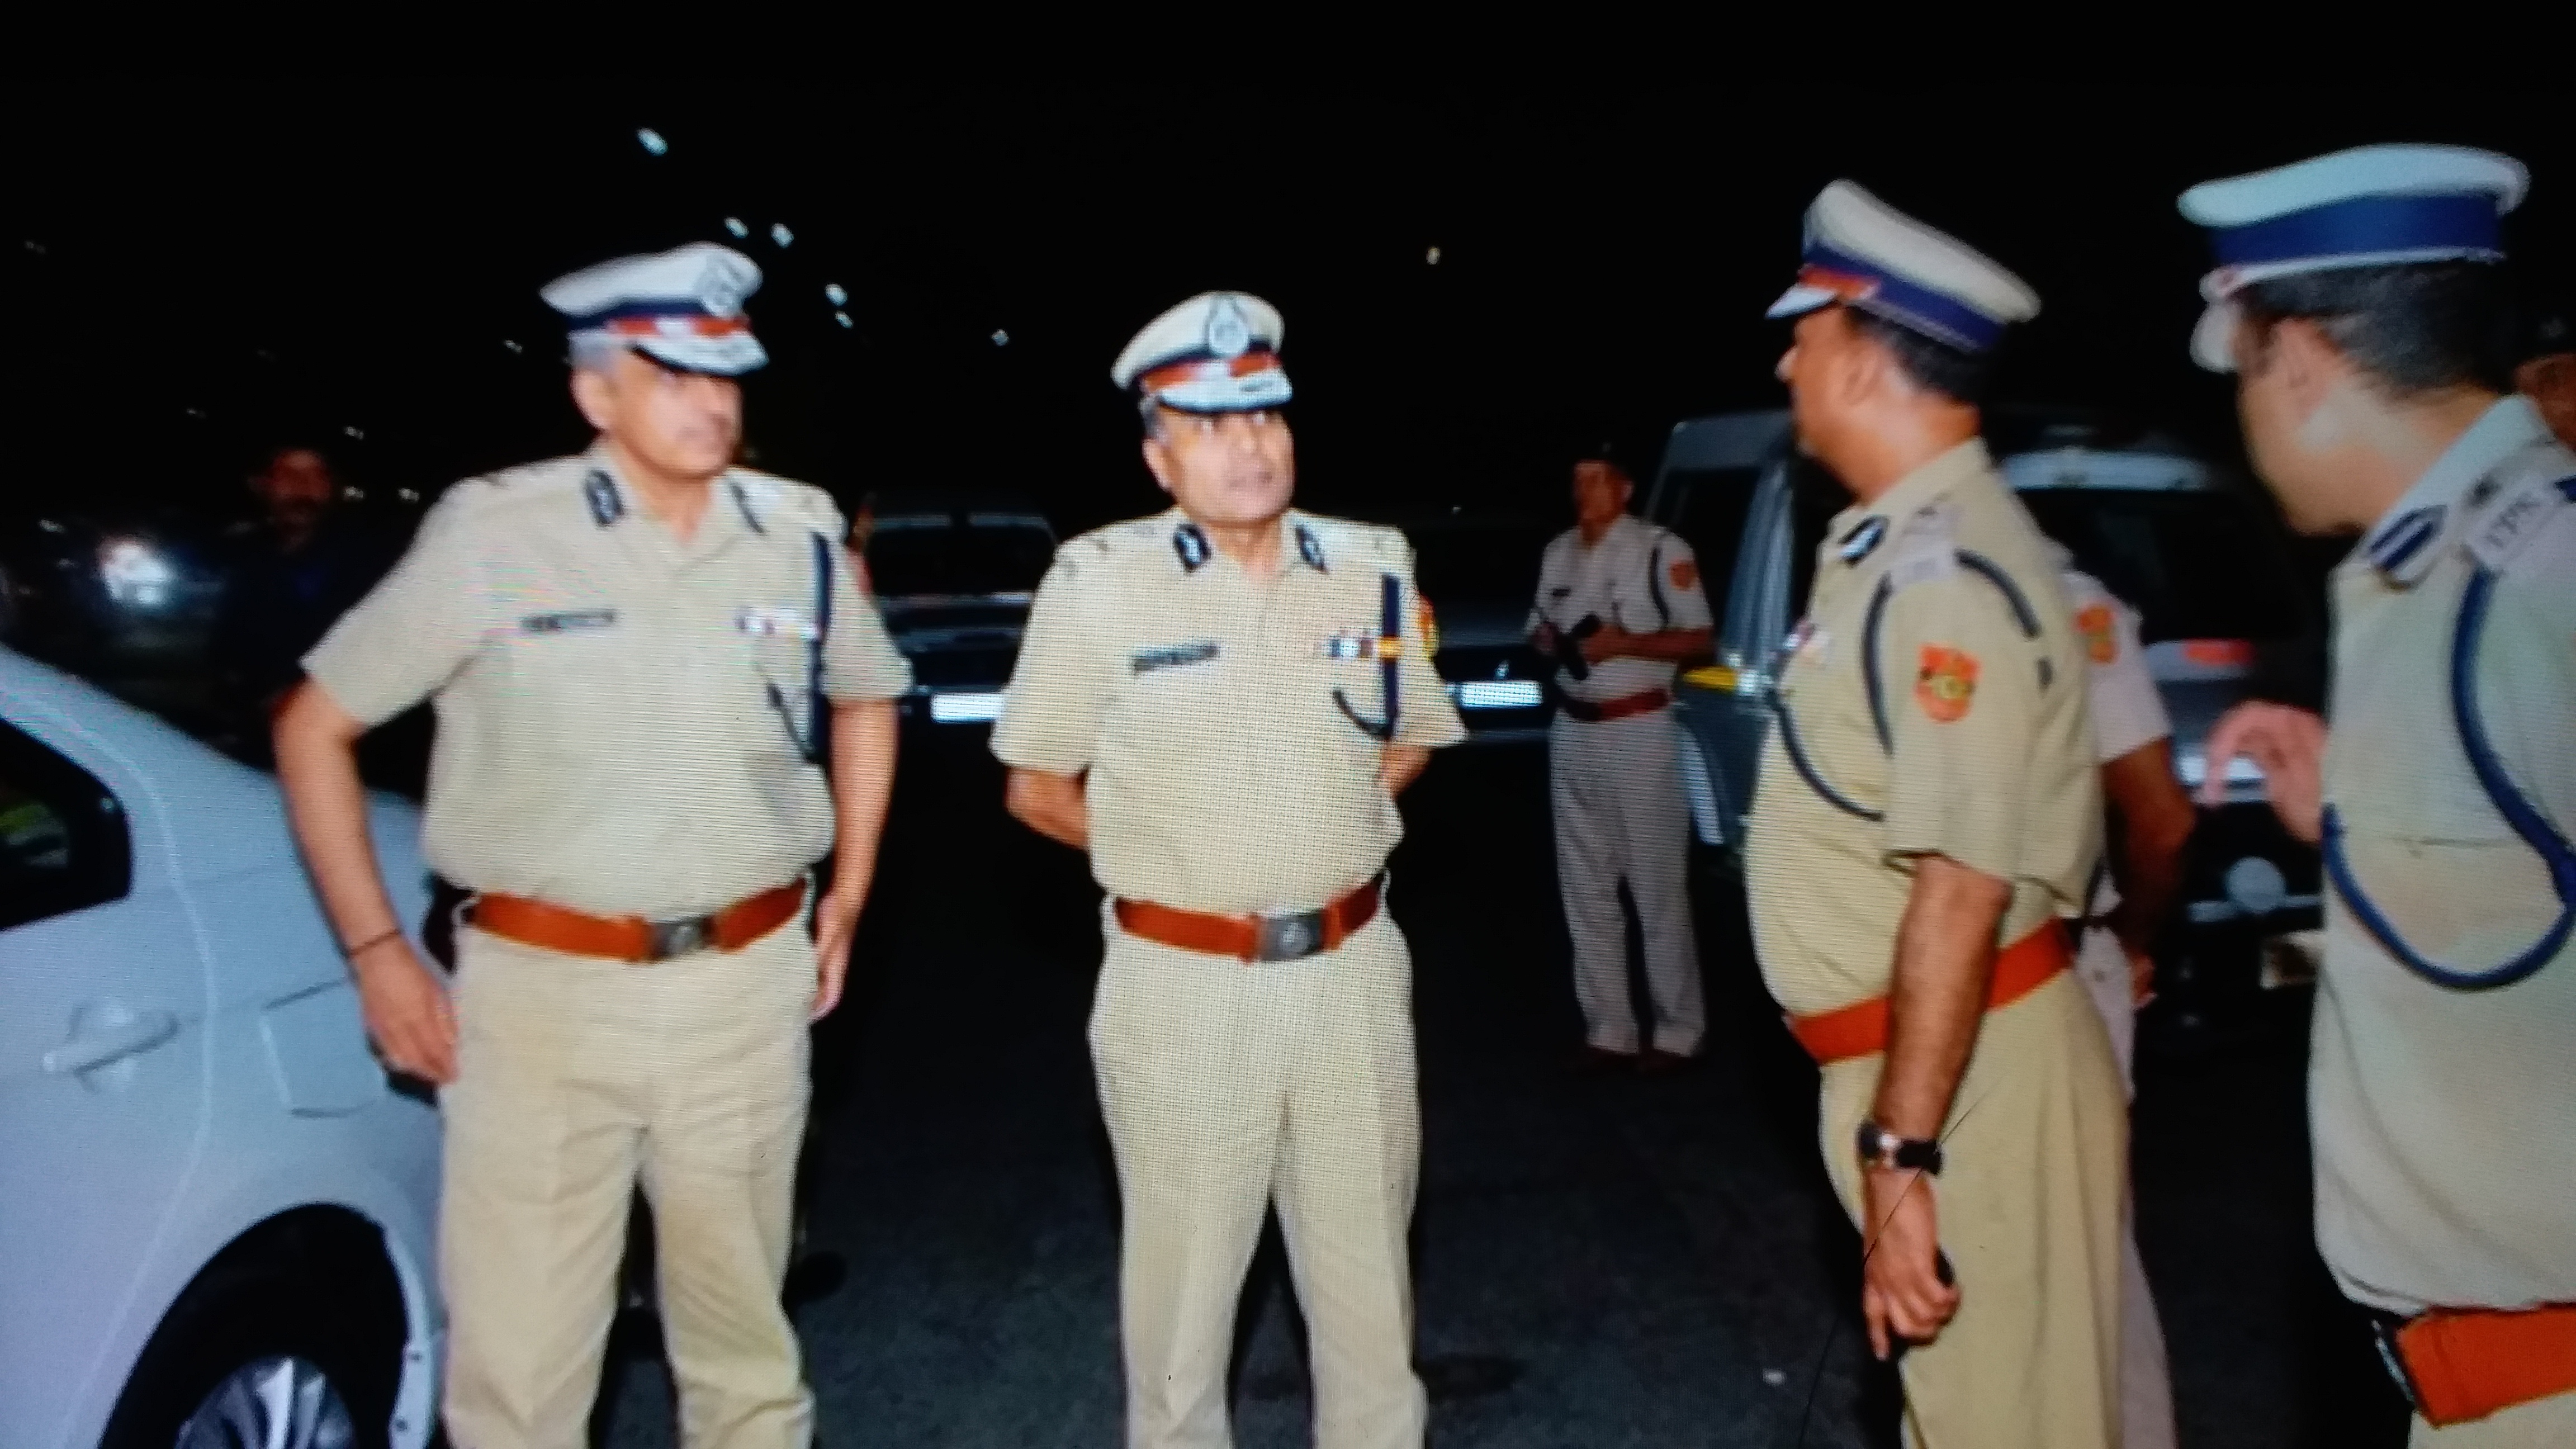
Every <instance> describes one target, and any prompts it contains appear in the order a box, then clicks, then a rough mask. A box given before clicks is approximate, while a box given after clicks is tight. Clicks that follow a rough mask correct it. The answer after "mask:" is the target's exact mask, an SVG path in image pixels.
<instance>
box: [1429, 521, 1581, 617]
mask: <svg viewBox="0 0 2576 1449" xmlns="http://www.w3.org/2000/svg"><path fill="white" fill-rule="evenodd" d="M1404 532H1405V537H1407V538H1408V539H1410V540H1411V541H1412V543H1413V578H1414V583H1415V584H1416V585H1417V586H1418V587H1419V588H1420V589H1421V590H1422V596H1423V597H1424V598H1426V599H1429V600H1431V601H1432V602H1433V603H1434V604H1442V603H1451V602H1465V601H1468V600H1474V601H1476V602H1478V603H1509V604H1514V605H1523V606H1525V605H1527V604H1528V603H1529V602H1530V601H1531V600H1533V599H1535V598H1537V597H1538V565H1539V555H1541V554H1542V553H1545V552H1546V551H1547V541H1548V540H1549V539H1550V538H1552V537H1554V536H1555V535H1554V533H1553V531H1551V530H1550V529H1548V528H1546V527H1544V526H1542V525H1539V524H1534V523H1521V522H1499V521H1497V522H1487V521H1477V522H1468V523H1456V522H1444V523H1435V524H1429V525H1422V526H1416V527H1409V528H1407V529H1405V531H1404Z"/></svg>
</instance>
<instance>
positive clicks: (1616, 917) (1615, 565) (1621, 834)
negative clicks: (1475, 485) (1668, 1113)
mask: <svg viewBox="0 0 2576 1449" xmlns="http://www.w3.org/2000/svg"><path fill="white" fill-rule="evenodd" d="M1635 491H1636V488H1635V485H1634V484H1633V483H1631V482H1630V481H1629V478H1628V475H1627V473H1626V471H1625V470H1623V469H1621V468H1620V466H1619V465H1618V464H1617V463H1615V462H1613V461H1611V460H1610V459H1608V458H1606V457H1592V458H1586V459H1584V460H1582V461H1581V462H1578V463H1576V464H1575V465H1574V526H1573V527H1572V528H1569V529H1567V530H1566V531H1565V532H1563V533H1561V534H1558V535H1557V536H1556V538H1555V539H1554V540H1552V541H1551V542H1550V543H1549V544H1548V546H1547V553H1546V556H1545V558H1544V560H1543V561H1542V562H1541V563H1540V565H1539V580H1538V598H1537V599H1536V600H1535V601H1534V602H1533V603H1532V604H1531V605H1530V614H1529V625H1528V627H1529V633H1530V638H1531V640H1532V642H1534V643H1535V644H1536V645H1537V647H1538V649H1539V650H1540V652H1542V653H1545V654H1548V655H1550V656H1551V657H1553V658H1554V659H1555V660H1556V661H1557V671H1558V672H1557V678H1556V688H1557V718H1556V720H1555V722H1554V723H1553V724H1552V725H1550V726H1549V729H1548V799H1549V804H1550V806H1551V813H1552V814H1553V815H1554V817H1555V822H1556V876H1557V890H1558V893H1559V895H1560V897H1561V898H1562V901H1563V903H1564V907H1565V931H1566V935H1567V936H1568V937H1569V938H1571V940H1572V941H1573V943H1574V995H1575V999H1576V1000H1577V1001H1578V1002H1580V1003H1581V1005H1582V1007H1583V1020H1584V1037H1583V1046H1582V1047H1581V1049H1580V1050H1579V1053H1578V1055H1577V1057H1576V1066H1577V1069H1578V1070H1582V1071H1602V1070H1610V1069H1616V1068H1619V1067H1623V1066H1627V1065H1629V1064H1632V1063H1633V1064H1635V1065H1636V1066H1637V1067H1638V1068H1639V1069H1640V1070H1642V1071H1647V1072H1660V1071H1668V1070H1671V1069H1672V1068H1675V1067H1678V1066H1680V1065H1681V1064H1682V1063H1684V1062H1686V1061H1688V1060H1690V1059H1691V1058H1692V1057H1693V1056H1695V1055H1697V1054H1698V1052H1699V1046H1700V1036H1701V1033H1702V1032H1703V1031H1704V1030H1705V1028H1706V1026H1707V1008H1706V1005H1705V1000H1704V997H1703V995H1702V992H1701V987H1700V976H1699V945H1698V941H1697V938H1696V937H1695V936H1694V935H1693V934H1692V931H1691V914H1690V891H1689V886H1688V882H1687V877H1686V874H1685V872H1686V871H1687V869H1688V866H1689V862H1690V807H1689V804H1688V801H1687V799H1686V797H1685V796H1684V795H1683V792H1682V783H1681V749H1682V743H1681V730H1680V728H1679V727H1678V726H1677V725H1676V724H1675V723H1674V720H1673V710H1672V703H1673V675H1674V674H1675V673H1676V672H1677V671H1678V670H1679V669H1680V668H1681V666H1682V665H1683V664H1685V663H1688V662H1690V661H1692V660H1695V659H1698V658H1701V657H1702V656H1704V655H1706V654H1707V653H1708V644H1709V636H1710V633H1711V623H1712V621H1711V620H1710V618H1709V612H1708V599H1707V596H1706V595H1704V594H1703V593H1701V591H1700V585H1699V560H1698V559H1697V558H1696V557H1695V556H1693V554H1692V553H1691V546H1690V545H1689V544H1687V543H1684V542H1683V541H1682V540H1681V538H1680V537H1679V536H1677V535H1675V534H1674V533H1672V532H1671V531H1669V530H1667V529H1663V528H1659V527H1657V526H1655V525H1654V524H1651V523H1648V522H1646V521H1645V520H1644V519H1642V518H1638V517H1636V516H1635V515H1633V514H1631V513H1629V512H1628V500H1629V498H1630V496H1631V495H1632V494H1633V493H1634V492H1635ZM1623 884H1624V885H1625V886H1627V888H1628V899H1629V902H1630V903H1631V904H1632V905H1633V906H1635V908H1636V912H1637V934H1638V936H1639V945H1640V947H1641V954H1642V955H1643V956H1644V957H1645V962H1646V986H1647V993H1648V995H1649V996H1651V997H1652V998H1653V1005H1654V1012H1653V1015H1654V1023H1653V1038H1652V1042H1651V1044H1649V1045H1646V1048H1645V1050H1644V1051H1643V1052H1642V1053H1640V1052H1639V1050H1638V1048H1639V1045H1640V1043H1639V1041H1638V1031H1637V1025H1638V1023H1637V1013H1636V1008H1635V1004H1634V1003H1633V1002H1631V1001H1630V1000H1629V998H1628V923H1627V919H1626V916H1625V915H1624V913H1623V912H1622V911H1621V910H1620V907H1619V888H1620V886H1621V885H1623Z"/></svg>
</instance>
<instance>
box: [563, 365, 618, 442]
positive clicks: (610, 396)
mask: <svg viewBox="0 0 2576 1449" xmlns="http://www.w3.org/2000/svg"><path fill="white" fill-rule="evenodd" d="M572 405H573V406H574V407H577V408H579V409H581V415H582V417H583V419H585V420H586V421H588V422H589V424H590V426H591V428H592V430H593V431H596V432H602V433H604V432H607V431H608V425H609V423H610V422H612V421H614V420H615V419H616V417H617V384H616V383H614V382H611V381H610V380H609V379H608V377H607V376H606V375H605V374H603V373H600V372H598V371H597V370H595V369H592V368H587V367H576V368H574V369H573V370H572Z"/></svg>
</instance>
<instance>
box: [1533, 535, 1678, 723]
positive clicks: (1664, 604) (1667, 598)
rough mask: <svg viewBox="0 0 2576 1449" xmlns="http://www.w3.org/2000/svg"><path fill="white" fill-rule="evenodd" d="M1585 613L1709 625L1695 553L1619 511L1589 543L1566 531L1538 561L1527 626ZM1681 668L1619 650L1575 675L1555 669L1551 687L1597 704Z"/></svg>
mask: <svg viewBox="0 0 2576 1449" xmlns="http://www.w3.org/2000/svg"><path fill="white" fill-rule="evenodd" d="M1587 617H1589V618H1596V619H1599V620H1600V621H1601V622H1602V623H1604V624H1608V625H1612V626H1615V627H1617V628H1620V629H1625V630H1627V631H1628V632H1629V633H1631V634H1660V633H1662V632H1664V631H1665V630H1667V629H1705V628H1708V627H1709V625H1710V622H1711V620H1710V617H1709V612H1708V595H1707V594H1706V593H1705V592H1703V591H1702V589H1701V588H1700V578H1699V559H1698V557H1697V556H1696V555H1694V554H1693V553H1692V552H1691V546H1690V545H1689V544H1687V543H1685V542H1683V541H1682V538H1681V536H1680V535H1679V534H1676V533H1673V532H1671V531H1670V530H1667V529H1662V528H1658V527H1656V526H1655V525H1653V524H1651V523H1648V522H1646V521H1645V520H1644V519H1642V518H1638V517H1635V516H1633V515H1629V514H1622V515H1620V516H1619V518H1618V519H1616V520H1615V521H1613V522H1612V523H1611V525H1610V527H1609V528H1608V529H1607V530H1605V531H1604V532H1603V533H1602V535H1601V539H1600V541H1599V542H1598V543H1594V544H1592V545H1590V546H1588V547H1587V546H1586V545H1585V544H1584V542H1583V531H1582V530H1581V529H1579V528H1569V529H1567V530H1566V531H1565V532H1563V533H1560V534H1558V535H1557V536H1556V537H1555V538H1554V539H1551V540H1550V541H1549V542H1548V545H1547V552H1546V553H1545V554H1544V555H1543V556H1542V557H1541V558H1540V560H1539V571H1538V598H1537V599H1536V600H1535V601H1534V602H1533V603H1532V604H1531V606H1530V616H1529V629H1530V631H1531V632H1533V633H1535V632H1536V631H1537V629H1538V626H1539V625H1540V624H1542V623H1548V624H1554V625H1555V626H1556V628H1557V631H1558V632H1559V633H1560V634H1561V633H1565V632H1567V631H1570V630H1572V629H1573V628H1574V626H1575V625H1577V624H1579V623H1581V622H1583V620H1584V619H1585V618H1587ZM1679 669H1680V666H1679V665H1677V664H1674V663H1672V662H1671V661H1669V660H1663V659H1636V658H1630V657H1627V656H1621V657H1619V658H1616V659H1604V660H1602V661H1601V662H1600V663H1598V664H1595V665H1593V666H1592V667H1591V669H1590V670H1588V671H1587V672H1586V673H1585V675H1584V677H1583V678H1581V679H1576V678H1575V677H1574V676H1573V675H1571V674H1567V673H1565V672H1564V671H1563V670H1559V671H1558V672H1557V676H1556V685H1557V688H1559V689H1561V690H1563V691H1565V692H1566V693H1567V694H1570V695H1572V696H1574V697H1575V698H1577V699H1584V700H1591V701H1593V702H1595V703H1599V702H1601V701H1604V700H1612V699H1620V698H1624V697H1626V696H1629V695H1633V694H1640V693H1643V692H1644V691H1646V690H1649V689H1670V688H1671V687H1672V683H1673V675H1674V674H1675V673H1677V672H1678V671H1679Z"/></svg>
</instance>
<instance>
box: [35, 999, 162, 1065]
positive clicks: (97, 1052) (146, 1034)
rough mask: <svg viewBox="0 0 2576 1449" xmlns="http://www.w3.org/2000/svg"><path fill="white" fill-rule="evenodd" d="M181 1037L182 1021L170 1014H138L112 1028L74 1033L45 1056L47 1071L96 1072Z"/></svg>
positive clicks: (148, 1012)
mask: <svg viewBox="0 0 2576 1449" xmlns="http://www.w3.org/2000/svg"><path fill="white" fill-rule="evenodd" d="M178 1034H179V1018H177V1017H175V1016H172V1015H171V1014H170V1013H168V1012H166V1011H145V1012H137V1013H135V1014H133V1015H130V1016H127V1017H126V1018H125V1019H124V1020H122V1021H118V1022H116V1023H114V1024H112V1025H105V1026H99V1027H95V1028H91V1029H88V1030H83V1031H78V1032H75V1033H74V1034H73V1036H72V1039H71V1040H69V1041H67V1042H64V1043H63V1044H62V1045H61V1046H58V1047H56V1048H54V1049H53V1050H52V1051H49V1052H47V1053H45V1063H44V1065H45V1070H46V1071H48V1072H52V1073H54V1074H55V1075H57V1076H62V1075H73V1076H77V1075H78V1074H80V1073H82V1072H94V1071H96V1070H98V1069H99V1068H100V1067H103V1066H106V1065H108V1064H109V1063H111V1062H117V1061H122V1060H124V1059H125V1058H127V1057H130V1056H133V1055H135V1054H136V1053H138V1052H148V1051H150V1050H152V1049H153V1048H154V1047H157V1046H159V1045H160V1044H161V1043H163V1042H165V1041H168V1040H169V1039H170V1038H172V1037H174V1036H176V1035H178Z"/></svg>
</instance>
